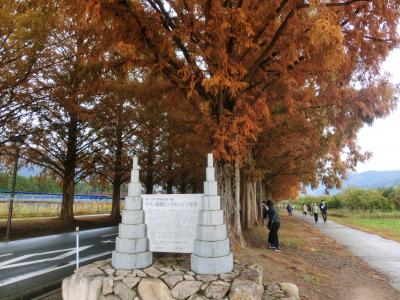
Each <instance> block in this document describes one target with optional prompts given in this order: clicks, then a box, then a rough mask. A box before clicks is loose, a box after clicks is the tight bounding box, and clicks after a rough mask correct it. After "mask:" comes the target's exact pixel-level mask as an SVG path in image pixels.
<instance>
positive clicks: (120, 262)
mask: <svg viewBox="0 0 400 300" xmlns="http://www.w3.org/2000/svg"><path fill="white" fill-rule="evenodd" d="M139 169H140V167H139V166H138V159H137V157H136V156H135V157H133V166H132V171H131V182H130V183H129V185H128V196H127V197H126V198H125V209H124V210H123V211H122V223H120V224H119V228H118V233H119V234H118V237H117V238H116V240H115V243H116V245H115V246H116V247H115V251H113V253H112V266H113V267H114V268H115V269H138V268H146V267H148V266H150V265H151V264H152V262H153V254H152V252H150V251H148V241H147V235H146V224H145V222H144V212H143V208H142V197H141V196H140V195H141V189H142V188H141V184H140V181H139Z"/></svg>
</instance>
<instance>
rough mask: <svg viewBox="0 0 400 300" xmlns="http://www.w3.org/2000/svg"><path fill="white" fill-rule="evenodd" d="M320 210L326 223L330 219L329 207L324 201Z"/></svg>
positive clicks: (320, 205)
mask: <svg viewBox="0 0 400 300" xmlns="http://www.w3.org/2000/svg"><path fill="white" fill-rule="evenodd" d="M319 209H320V210H321V215H322V219H324V223H326V220H327V219H328V205H326V204H325V201H324V200H322V201H321V203H320V204H319Z"/></svg>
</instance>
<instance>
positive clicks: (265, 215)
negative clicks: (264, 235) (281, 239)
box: [262, 201, 268, 227]
mask: <svg viewBox="0 0 400 300" xmlns="http://www.w3.org/2000/svg"><path fill="white" fill-rule="evenodd" d="M262 217H263V226H264V227H267V224H268V206H267V202H266V201H263V202H262Z"/></svg>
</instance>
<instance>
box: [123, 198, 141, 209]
mask: <svg viewBox="0 0 400 300" xmlns="http://www.w3.org/2000/svg"><path fill="white" fill-rule="evenodd" d="M125 209H127V210H139V209H142V198H141V197H140V196H127V197H125Z"/></svg>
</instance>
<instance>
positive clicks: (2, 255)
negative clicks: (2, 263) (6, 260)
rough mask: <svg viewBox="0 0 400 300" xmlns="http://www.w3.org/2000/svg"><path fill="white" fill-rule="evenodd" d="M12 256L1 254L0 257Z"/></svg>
mask: <svg viewBox="0 0 400 300" xmlns="http://www.w3.org/2000/svg"><path fill="white" fill-rule="evenodd" d="M10 255H12V253H7V254H1V255H0V257H4V256H10Z"/></svg>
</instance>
